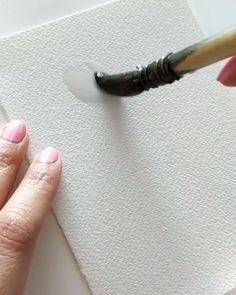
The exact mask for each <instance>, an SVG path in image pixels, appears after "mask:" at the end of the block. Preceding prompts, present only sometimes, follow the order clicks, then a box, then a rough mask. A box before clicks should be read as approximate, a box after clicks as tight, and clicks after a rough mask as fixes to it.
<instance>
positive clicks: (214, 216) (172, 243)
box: [0, 0, 236, 295]
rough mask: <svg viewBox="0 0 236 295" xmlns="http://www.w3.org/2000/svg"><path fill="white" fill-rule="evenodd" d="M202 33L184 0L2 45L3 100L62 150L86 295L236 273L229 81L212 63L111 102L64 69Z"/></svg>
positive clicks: (126, 6)
mask: <svg viewBox="0 0 236 295" xmlns="http://www.w3.org/2000/svg"><path fill="white" fill-rule="evenodd" d="M200 38H202V33H201V31H200V29H199V27H198V25H197V23H196V21H195V19H194V18H193V16H192V14H191V12H190V10H189V9H188V7H187V4H186V2H185V1H180V0H179V1H168V0H158V1H157V0H149V1H146V0H142V1H141V0H139V1H135V0H129V1H128V0H127V1H126V0H123V1H117V2H115V3H112V4H110V5H108V6H105V7H101V8H98V9H96V10H92V11H88V12H86V13H84V14H79V15H74V16H72V17H69V18H67V19H65V20H61V21H60V22H57V23H53V24H50V25H48V26H45V27H42V28H39V29H37V30H34V31H32V32H26V33H23V34H21V35H18V36H15V37H13V38H11V39H9V40H3V41H1V42H0V47H1V58H0V65H1V66H0V84H1V87H0V97H1V99H2V101H3V104H4V106H5V107H6V109H7V110H8V112H9V114H10V115H11V117H12V118H13V117H14V118H23V119H24V120H25V121H26V122H27V124H28V126H29V132H30V134H31V149H30V151H31V154H35V153H36V152H37V151H38V150H39V149H41V148H43V147H44V146H45V145H54V146H56V147H58V148H59V149H60V150H61V154H62V158H63V162H64V174H63V181H62V186H61V190H60V193H59V197H58V199H57V202H56V204H55V207H54V209H55V212H56V215H57V218H58V220H59V222H60V224H61V226H62V228H63V230H64V232H65V235H66V237H67V239H68V241H69V243H70V245H71V247H72V249H73V251H74V254H75V256H76V257H77V259H78V261H79V263H80V265H81V268H82V271H83V273H84V274H85V275H86V277H87V280H88V282H89V285H90V287H91V289H92V291H93V293H94V294H95V295H111V294H112V295H113V294H116V295H118V294H119V295H134V294H135V295H146V294H147V295H150V294H155V295H157V294H160V295H163V294H178V295H184V294H191V295H198V294H214V295H215V294H222V293H224V292H226V291H228V290H229V289H231V288H233V287H234V284H235V281H236V225H235V224H236V222H235V220H236V218H235V212H236V200H235V193H236V159H235V155H236V101H235V90H233V89H225V88H223V87H221V86H220V85H219V84H217V83H216V82H215V81H214V79H215V76H216V73H217V71H218V69H219V67H218V66H215V67H212V68H209V69H207V70H202V71H200V72H199V73H195V74H194V76H188V77H185V78H184V79H183V80H182V81H181V82H179V83H176V84H175V85H172V86H170V87H168V86H167V87H163V88H160V89H159V90H155V91H151V92H149V93H146V94H143V95H140V96H139V97H137V98H132V99H121V100H120V101H117V103H116V104H114V105H113V106H112V110H111V109H110V107H108V106H107V105H106V104H104V105H100V106H94V105H87V104H84V103H82V102H81V101H80V100H79V99H77V98H75V97H74V96H73V95H72V94H71V93H69V92H68V90H67V88H66V86H65V85H64V84H63V74H64V72H65V71H66V70H67V69H68V68H70V67H74V66H76V67H77V68H81V69H85V68H86V66H85V62H91V61H92V62H98V63H100V64H103V65H104V66H105V67H107V68H111V69H112V71H113V72H118V71H121V70H122V71H124V70H126V69H130V68H131V67H133V66H134V65H136V64H146V63H147V62H150V61H152V60H153V59H154V58H158V57H160V56H162V55H164V54H166V53H168V52H169V51H176V50H178V49H181V48H182V47H184V46H187V45H189V44H190V43H192V42H195V41H198V40H199V39H200Z"/></svg>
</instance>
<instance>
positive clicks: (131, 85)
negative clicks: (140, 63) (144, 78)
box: [95, 70, 145, 96]
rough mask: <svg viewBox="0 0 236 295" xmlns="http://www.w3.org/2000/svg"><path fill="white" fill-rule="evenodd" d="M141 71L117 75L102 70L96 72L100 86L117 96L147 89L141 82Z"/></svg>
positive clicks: (131, 94)
mask: <svg viewBox="0 0 236 295" xmlns="http://www.w3.org/2000/svg"><path fill="white" fill-rule="evenodd" d="M139 76H140V71H139V70H136V71H133V72H127V73H122V74H117V75H107V74H105V73H102V72H97V73H95V80H96V82H97V84H98V86H99V87H100V88H101V89H102V90H104V91H105V92H107V93H109V94H112V95H116V96H134V95H138V94H140V93H141V92H143V91H144V90H145V89H144V88H143V86H142V84H141V83H140V77H139Z"/></svg>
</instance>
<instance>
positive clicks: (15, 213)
mask: <svg viewBox="0 0 236 295" xmlns="http://www.w3.org/2000/svg"><path fill="white" fill-rule="evenodd" d="M0 134H1V137H0V294H1V295H21V294H23V291H24V286H25V282H26V278H27V273H28V269H29V264H30V260H31V256H32V253H33V248H34V244H35V240H36V238H37V236H38V233H39V230H40V227H41V225H42V223H43V221H44V219H45V216H46V215H47V213H48V211H49V209H50V206H51V204H52V201H53V198H54V195H55V193H56V189H57V186H58V183H59V178H60V174H61V160H60V158H59V155H58V152H57V151H56V150H55V149H54V148H46V149H44V150H43V151H42V152H41V153H40V154H39V155H38V156H37V157H36V158H35V160H34V161H33V163H32V164H31V165H30V167H29V169H28V172H27V173H26V175H25V177H24V179H23V180H22V182H21V184H20V185H19V186H18V188H17V190H16V191H15V192H14V194H13V195H12V196H11V197H10V194H11V191H12V187H13V184H14V181H15V178H16V174H17V171H18V169H19V167H20V164H21V162H22V161H23V159H24V157H25V154H26V150H27V146H28V141H29V138H28V135H27V133H26V127H25V125H24V123H22V122H21V121H12V122H10V123H8V124H6V126H4V127H3V129H2V131H1V132H0ZM9 197H10V198H9Z"/></svg>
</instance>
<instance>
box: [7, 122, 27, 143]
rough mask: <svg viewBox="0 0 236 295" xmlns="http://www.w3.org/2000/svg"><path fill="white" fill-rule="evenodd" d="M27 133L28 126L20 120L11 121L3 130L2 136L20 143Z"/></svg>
mask: <svg viewBox="0 0 236 295" xmlns="http://www.w3.org/2000/svg"><path fill="white" fill-rule="evenodd" d="M25 135H26V127H25V124H24V123H23V122H21V121H20V120H14V121H11V122H9V123H8V124H7V125H6V126H5V128H4V129H3V132H2V138H3V139H5V140H7V141H10V142H13V143H20V142H21V141H22V140H23V138H24V137H25Z"/></svg>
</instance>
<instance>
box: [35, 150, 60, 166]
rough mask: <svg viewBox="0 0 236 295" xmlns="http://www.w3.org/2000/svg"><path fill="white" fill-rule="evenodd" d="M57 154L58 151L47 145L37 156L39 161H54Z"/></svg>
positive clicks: (49, 162)
mask: <svg viewBox="0 0 236 295" xmlns="http://www.w3.org/2000/svg"><path fill="white" fill-rule="evenodd" d="M58 157H59V154H58V151H57V150H56V149H54V148H53V147H47V148H46V149H44V150H43V151H42V152H41V153H40V154H39V157H38V161H39V162H41V163H48V164H51V163H54V162H56V161H57V160H58Z"/></svg>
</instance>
